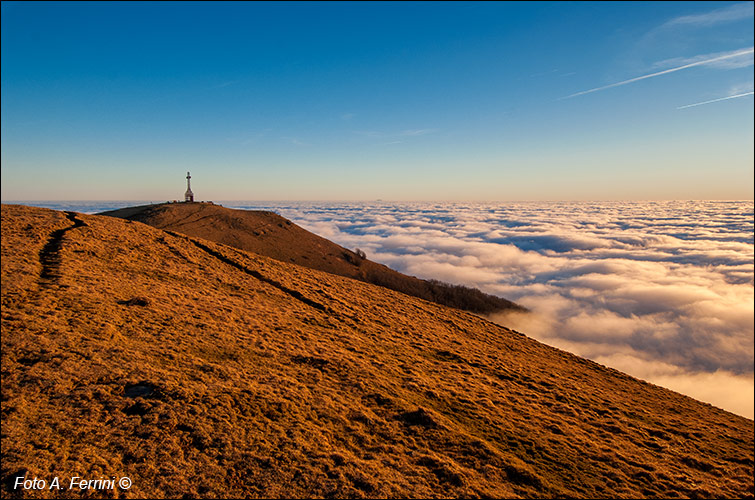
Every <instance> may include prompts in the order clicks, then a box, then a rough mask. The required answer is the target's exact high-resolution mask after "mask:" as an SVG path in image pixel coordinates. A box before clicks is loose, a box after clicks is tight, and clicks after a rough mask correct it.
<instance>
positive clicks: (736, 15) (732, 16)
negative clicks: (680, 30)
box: [662, 2, 755, 27]
mask: <svg viewBox="0 0 755 500" xmlns="http://www.w3.org/2000/svg"><path fill="white" fill-rule="evenodd" d="M754 10H755V9H753V3H752V2H742V3H737V4H734V5H729V6H727V7H722V8H720V9H715V10H712V11H710V12H706V13H704V14H694V15H689V16H679V17H676V18H674V19H671V20H670V21H668V22H666V23H664V24H663V25H662V27H672V26H712V25H715V24H720V23H726V22H731V21H739V20H742V19H747V18H750V17H753V11H754Z"/></svg>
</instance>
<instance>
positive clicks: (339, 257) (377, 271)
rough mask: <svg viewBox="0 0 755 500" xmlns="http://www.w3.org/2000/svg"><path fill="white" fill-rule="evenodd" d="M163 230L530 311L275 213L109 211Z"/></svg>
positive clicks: (470, 306)
mask: <svg viewBox="0 0 755 500" xmlns="http://www.w3.org/2000/svg"><path fill="white" fill-rule="evenodd" d="M100 215H108V216H111V217H120V218H123V219H128V220H134V221H139V222H143V223H145V224H149V225H150V226H152V227H156V228H158V229H164V230H166V231H175V232H179V233H182V234H186V235H188V236H195V237H199V238H204V239H206V240H211V241H214V242H216V243H223V244H224V245H230V246H232V247H235V248H238V249H240V250H245V251H248V252H254V253H256V254H260V255H266V256H268V257H272V258H273V259H276V260H279V261H282V262H291V263H294V264H298V265H300V266H304V267H308V268H310V269H315V270H318V271H327V272H329V273H333V274H337V275H339V276H346V277H347V278H354V279H358V280H360V281H364V282H366V283H371V284H373V285H380V286H382V287H385V288H389V289H391V290H395V291H398V292H402V293H405V294H407V295H412V296H414V297H419V298H421V299H425V300H429V301H431V302H436V303H438V304H441V305H445V306H450V307H455V308H457V309H462V310H466V311H471V312H475V313H478V314H490V313H494V312H500V311H505V310H511V309H514V310H521V311H524V310H525V309H524V308H522V307H520V306H518V305H517V304H514V303H513V302H511V301H508V300H506V299H503V298H501V297H496V296H493V295H489V294H485V293H483V292H481V291H479V290H476V289H473V288H467V287H463V286H458V285H457V286H453V285H449V284H447V283H441V282H439V281H427V280H421V279H419V278H416V277H414V276H407V275H405V274H402V273H399V272H398V271H394V270H393V269H390V268H388V267H386V266H384V265H382V264H378V263H377V262H373V261H371V260H369V259H366V258H365V257H364V254H362V255H358V254H357V253H356V252H353V251H351V250H349V249H346V248H343V247H342V246H339V245H336V244H335V243H333V242H332V241H329V240H326V239H325V238H322V237H320V236H318V235H316V234H313V233H311V232H309V231H307V230H305V229H303V228H301V227H299V226H297V225H296V224H294V223H293V222H291V221H290V220H288V219H285V218H283V217H281V216H280V215H278V214H276V213H274V212H265V211H259V210H233V209H230V208H224V207H222V206H219V205H215V204H212V203H161V204H157V205H142V206H138V207H128V208H123V209H119V210H111V211H109V212H103V213H102V214H100Z"/></svg>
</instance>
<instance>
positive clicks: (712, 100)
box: [676, 92, 753, 109]
mask: <svg viewBox="0 0 755 500" xmlns="http://www.w3.org/2000/svg"><path fill="white" fill-rule="evenodd" d="M752 94H753V92H745V93H744V94H737V95H730V96H726V97H719V98H718V99H711V100H710V101H703V102H696V103H694V104H687V105H685V106H679V107H678V108H676V109H685V108H694V107H695V106H702V105H703V104H711V103H714V102H719V101H726V100H729V99H737V98H739V97H747V96H748V95H752Z"/></svg>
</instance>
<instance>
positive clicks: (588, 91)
mask: <svg viewBox="0 0 755 500" xmlns="http://www.w3.org/2000/svg"><path fill="white" fill-rule="evenodd" d="M752 53H753V48H752V47H750V48H749V49H747V50H740V51H739V52H734V53H733V54H724V55H722V56H718V57H714V58H712V59H705V60H704V61H696V62H693V63H689V64H685V65H684V66H679V67H677V68H671V69H666V70H663V71H659V72H657V73H651V74H649V75H645V76H638V77H637V78H632V79H630V80H624V81H623V82H618V83H612V84H611V85H605V86H603V87H598V88H595V89H590V90H583V91H582V92H577V93H576V94H572V95H568V96H566V97H562V98H561V99H571V98H572V97H577V96H580V95H585V94H590V93H592V92H597V91H599V90H605V89H610V88H611V87H618V86H620V85H626V84H627V83H633V82H638V81H640V80H644V79H646V78H653V77H654V76H660V75H665V74H666V73H673V72H674V71H680V70H682V69H687V68H692V67H693V66H702V65H703V64H708V63H712V62H716V61H721V60H723V59H731V58H732V57H738V56H742V55H745V54H752Z"/></svg>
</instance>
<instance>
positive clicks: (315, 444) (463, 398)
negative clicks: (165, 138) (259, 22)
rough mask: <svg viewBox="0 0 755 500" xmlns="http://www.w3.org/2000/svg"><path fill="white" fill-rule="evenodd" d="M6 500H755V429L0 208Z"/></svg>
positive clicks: (395, 309)
mask: <svg viewBox="0 0 755 500" xmlns="http://www.w3.org/2000/svg"><path fill="white" fill-rule="evenodd" d="M2 454H3V460H2V476H3V490H2V491H3V497H22V496H23V497H29V498H32V497H53V496H55V497H57V496H70V497H81V496H87V493H86V492H85V493H79V492H77V491H75V490H73V491H67V490H62V491H60V492H50V491H40V492H25V493H23V492H20V491H18V490H13V489H12V485H13V478H14V477H15V476H16V475H19V474H21V475H26V477H29V478H31V477H35V476H36V477H39V478H48V479H49V478H50V477H53V476H60V477H61V478H68V477H70V476H72V475H77V476H83V477H89V478H93V479H96V478H99V477H105V478H109V477H112V476H116V477H118V476H124V475H125V476H129V477H131V478H132V479H133V487H132V488H131V489H130V490H127V491H121V490H118V489H116V490H113V491H110V490H107V491H104V492H100V493H98V494H94V493H93V492H88V494H89V496H95V497H101V496H105V497H119V498H139V497H157V498H164V497H172V498H175V497H205V498H216V497H410V498H417V497H423V498H425V497H433V498H439V497H556V496H558V497H562V496H571V497H601V498H607V497H616V498H634V497H665V498H674V497H728V498H739V497H752V496H753V421H751V420H748V419H745V418H742V417H738V416H736V415H733V414H731V413H728V412H726V411H724V410H720V409H717V408H714V407H712V406H710V405H707V404H704V403H701V402H698V401H695V400H693V399H691V398H688V397H685V396H682V395H680V394H677V393H674V392H672V391H669V390H666V389H662V388H659V387H656V386H653V385H650V384H647V383H644V382H641V381H638V380H636V379H633V378H631V377H629V376H627V375H625V374H622V373H620V372H618V371H615V370H612V369H609V368H606V367H603V366H601V365H598V364H596V363H593V362H590V361H587V360H584V359H581V358H578V357H576V356H573V355H571V354H568V353H566V352H563V351H560V350H557V349H553V348H551V347H548V346H545V345H543V344H540V343H538V342H536V341H534V340H532V339H529V338H528V337H526V336H524V335H522V334H519V333H516V332H513V331H511V330H508V329H506V328H503V327H500V326H497V325H495V324H492V323H490V322H487V321H485V320H484V319H481V318H479V317H477V316H475V315H472V314H469V313H465V312H461V311H458V310H454V309H449V308H444V307H442V306H439V305H437V304H433V303H429V302H426V301H423V300H420V299H416V298H413V297H409V296H406V295H402V294H399V293H397V292H392V291H390V290H386V289H383V288H379V287H375V286H372V285H369V284H366V283H362V282H360V281H356V280H352V279H348V278H344V277H340V276H335V275H333V274H328V273H325V272H319V271H314V270H311V269H307V268H304V267H299V266H296V265H292V264H285V263H281V262H279V261H276V260H273V259H271V258H268V257H263V256H260V255H256V254H253V253H247V252H244V251H240V250H237V249H235V248H232V247H228V246H224V245H221V244H217V243H213V242H211V241H207V240H201V239H199V238H193V237H187V236H183V235H179V234H169V233H166V232H165V231H162V230H159V229H155V228H152V227H149V226H146V225H144V224H141V223H138V222H128V221H125V220H120V219H115V218H109V217H102V216H87V215H81V214H65V213H60V212H55V211H51V210H45V209H39V208H31V207H21V206H13V205H3V207H2Z"/></svg>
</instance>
